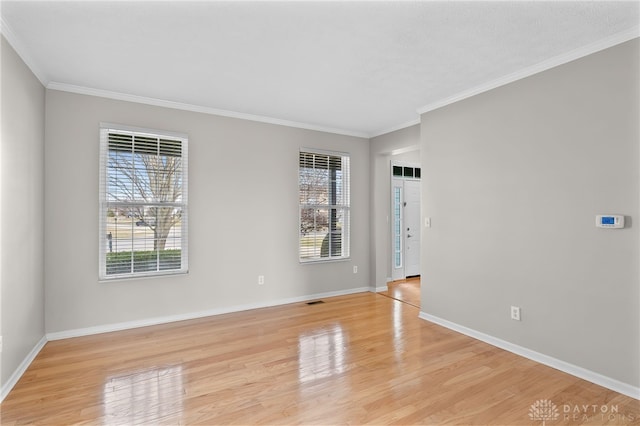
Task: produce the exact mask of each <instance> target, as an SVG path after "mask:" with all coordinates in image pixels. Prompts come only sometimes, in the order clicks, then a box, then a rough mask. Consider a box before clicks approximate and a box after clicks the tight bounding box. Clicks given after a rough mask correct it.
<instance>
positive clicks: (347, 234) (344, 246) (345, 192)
mask: <svg viewBox="0 0 640 426" xmlns="http://www.w3.org/2000/svg"><path fill="white" fill-rule="evenodd" d="M302 154H311V155H320V156H328V157H340V161H341V169H342V170H346V172H344V173H343V175H342V177H341V179H342V188H341V189H338V188H336V194H335V195H334V196H335V197H337V194H339V193H341V194H342V199H343V200H342V203H338V201H337V199H336V204H329V203H327V204H308V203H303V202H302V192H301V186H300V179H301V169H302V167H301V164H300V163H301V156H302ZM297 176H298V261H299V262H300V263H301V264H316V263H323V262H341V261H346V260H349V259H350V258H351V155H350V154H349V153H346V152H339V151H327V150H321V149H315V148H304V147H303V148H300V150H299V152H298V175H297ZM330 198H331V196H330ZM308 208H319V209H327V210H328V211H329V216H331V214H330V212H331V210H334V209H335V210H339V211H341V212H342V214H343V229H342V232H341V243H340V244H341V251H342V254H341V255H340V256H331V255H329V256H320V257H318V256H314V257H302V254H303V252H302V244H301V242H302V240H301V239H302V235H303V233H302V224H303V217H302V216H303V215H302V212H303V210H304V209H308ZM329 226H331V225H329ZM328 232H329V233H331V230H329V231H328ZM329 245H331V242H329Z"/></svg>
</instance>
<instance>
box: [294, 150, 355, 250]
mask: <svg viewBox="0 0 640 426" xmlns="http://www.w3.org/2000/svg"><path fill="white" fill-rule="evenodd" d="M299 167H300V168H299V172H298V182H299V192H300V241H299V243H300V245H299V252H300V261H302V262H309V261H318V260H330V259H343V258H348V257H349V204H350V201H349V199H350V196H349V156H348V155H346V154H340V153H331V152H321V151H315V152H314V151H301V152H300V157H299Z"/></svg>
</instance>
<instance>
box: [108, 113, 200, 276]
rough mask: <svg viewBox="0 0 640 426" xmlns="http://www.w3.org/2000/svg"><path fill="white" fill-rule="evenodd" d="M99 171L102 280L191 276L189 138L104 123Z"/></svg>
mask: <svg viewBox="0 0 640 426" xmlns="http://www.w3.org/2000/svg"><path fill="white" fill-rule="evenodd" d="M100 173H101V175H100V250H99V253H100V278H101V279H111V278H127V277H138V276H148V275H160V274H170V273H186V272H187V271H188V258H187V224H188V220H187V219H188V215H187V212H188V209H187V194H188V191H187V137H186V135H176V134H158V133H154V132H147V131H140V130H139V129H131V128H125V127H122V126H108V125H103V126H102V127H101V129H100Z"/></svg>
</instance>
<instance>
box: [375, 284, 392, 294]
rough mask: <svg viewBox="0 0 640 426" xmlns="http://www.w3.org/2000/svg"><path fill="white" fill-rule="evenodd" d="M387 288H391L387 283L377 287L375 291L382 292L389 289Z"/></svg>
mask: <svg viewBox="0 0 640 426" xmlns="http://www.w3.org/2000/svg"><path fill="white" fill-rule="evenodd" d="M387 290H389V287H387V286H386V285H381V286H380V287H376V288H375V293H380V292H381V291H387Z"/></svg>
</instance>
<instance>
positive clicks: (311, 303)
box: [307, 300, 324, 305]
mask: <svg viewBox="0 0 640 426" xmlns="http://www.w3.org/2000/svg"><path fill="white" fill-rule="evenodd" d="M320 303H324V301H323V300H314V301H313V302H307V305H318V304H320Z"/></svg>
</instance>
